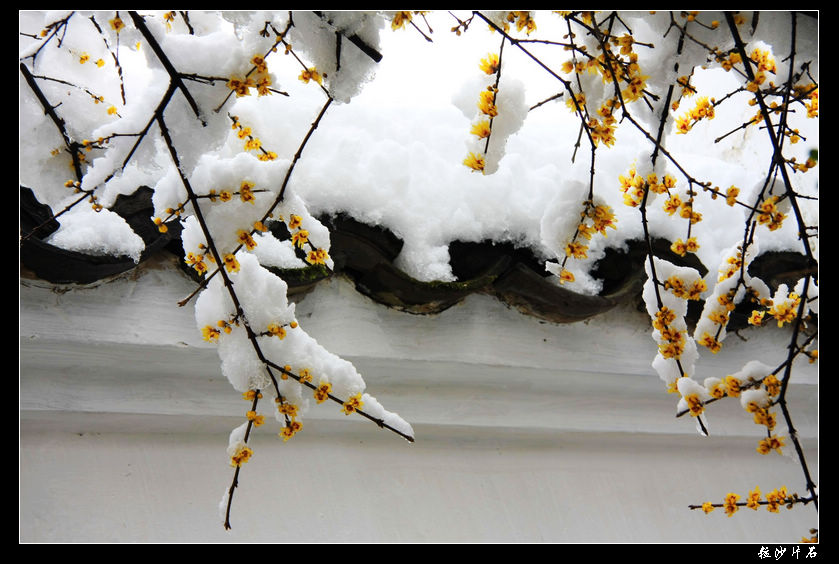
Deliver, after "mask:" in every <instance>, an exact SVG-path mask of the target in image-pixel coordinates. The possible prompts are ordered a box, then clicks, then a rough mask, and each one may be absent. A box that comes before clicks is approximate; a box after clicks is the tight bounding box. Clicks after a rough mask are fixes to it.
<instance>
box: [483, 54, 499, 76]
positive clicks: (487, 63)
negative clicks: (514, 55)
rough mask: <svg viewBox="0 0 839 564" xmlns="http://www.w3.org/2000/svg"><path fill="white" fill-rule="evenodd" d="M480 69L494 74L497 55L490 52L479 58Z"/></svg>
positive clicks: (496, 67)
mask: <svg viewBox="0 0 839 564" xmlns="http://www.w3.org/2000/svg"><path fill="white" fill-rule="evenodd" d="M481 70H482V71H484V72H485V73H487V74H495V73H496V72H498V55H496V54H495V53H490V54H489V55H487V56H486V57H485V58H483V59H481Z"/></svg>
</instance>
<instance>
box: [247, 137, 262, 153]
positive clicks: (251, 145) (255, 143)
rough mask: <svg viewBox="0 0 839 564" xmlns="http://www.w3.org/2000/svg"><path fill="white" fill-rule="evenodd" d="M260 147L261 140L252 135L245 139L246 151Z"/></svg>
mask: <svg viewBox="0 0 839 564" xmlns="http://www.w3.org/2000/svg"><path fill="white" fill-rule="evenodd" d="M260 147H262V141H260V140H259V139H256V138H253V137H252V138H250V139H248V140H247V141H245V150H246V151H256V150H258V149H259V148H260Z"/></svg>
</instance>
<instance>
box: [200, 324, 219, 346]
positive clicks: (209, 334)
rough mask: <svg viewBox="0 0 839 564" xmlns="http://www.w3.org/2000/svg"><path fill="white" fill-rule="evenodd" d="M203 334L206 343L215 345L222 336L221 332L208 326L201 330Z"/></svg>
mask: <svg viewBox="0 0 839 564" xmlns="http://www.w3.org/2000/svg"><path fill="white" fill-rule="evenodd" d="M201 334H202V335H203V336H204V340H205V341H208V342H210V343H213V342H216V341H218V338H219V336H220V335H221V331H219V330H218V329H216V328H215V327H212V326H210V325H206V326H205V327H204V328H203V329H201Z"/></svg>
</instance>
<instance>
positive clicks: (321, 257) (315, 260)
mask: <svg viewBox="0 0 839 564" xmlns="http://www.w3.org/2000/svg"><path fill="white" fill-rule="evenodd" d="M328 258H329V255H328V254H327V253H326V251H325V250H323V249H315V250H314V251H309V254H308V255H306V262H308V263H309V264H326V260H327V259H328Z"/></svg>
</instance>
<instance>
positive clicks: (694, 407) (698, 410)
mask: <svg viewBox="0 0 839 564" xmlns="http://www.w3.org/2000/svg"><path fill="white" fill-rule="evenodd" d="M684 398H685V401H686V402H687V404H688V411H690V415H691V417H697V416H699V415H701V414H702V412H703V411H705V406H704V405H703V404H702V400H701V399H699V396H698V395H697V394H688V395H686V396H684Z"/></svg>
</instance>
